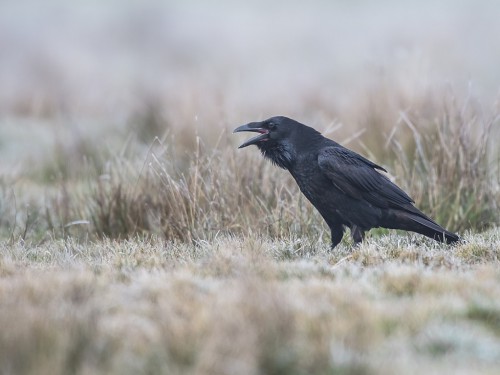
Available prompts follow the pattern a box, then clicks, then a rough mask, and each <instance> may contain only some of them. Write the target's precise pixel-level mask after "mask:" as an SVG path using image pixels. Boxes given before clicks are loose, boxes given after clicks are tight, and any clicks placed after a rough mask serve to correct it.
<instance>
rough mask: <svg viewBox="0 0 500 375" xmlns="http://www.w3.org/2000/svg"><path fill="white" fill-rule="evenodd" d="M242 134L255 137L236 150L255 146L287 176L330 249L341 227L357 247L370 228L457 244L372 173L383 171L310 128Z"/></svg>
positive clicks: (257, 127)
mask: <svg viewBox="0 0 500 375" xmlns="http://www.w3.org/2000/svg"><path fill="white" fill-rule="evenodd" d="M242 131H250V132H257V133H260V134H259V135H258V136H256V137H253V138H251V139H249V140H248V141H246V142H245V143H243V144H242V145H241V146H240V148H242V147H246V146H249V145H252V144H255V145H256V146H257V147H258V148H259V149H260V151H261V152H262V154H263V155H264V156H265V157H266V158H268V159H270V160H271V161H272V162H273V163H274V164H276V165H277V166H279V167H281V168H284V169H287V170H288V171H289V172H290V173H291V174H292V176H293V178H294V179H295V181H297V184H298V185H299V187H300V190H301V191H302V193H304V195H305V196H306V197H307V199H309V201H311V203H312V204H313V205H314V207H316V209H317V210H318V211H319V212H320V214H321V216H322V217H323V218H324V219H325V221H326V223H327V224H328V226H329V227H330V230H331V235H332V248H333V247H335V246H336V245H337V244H338V243H339V242H340V240H341V239H342V236H343V233H344V228H345V227H349V228H350V229H351V234H352V238H353V240H354V242H356V243H358V242H361V241H362V239H363V237H364V233H365V231H367V230H369V229H371V228H375V227H384V228H392V229H403V230H408V231H413V232H417V233H421V234H423V235H425V236H427V237H430V238H433V239H435V240H437V241H440V242H446V243H452V242H455V241H458V240H459V237H458V236H457V235H456V234H454V233H451V232H449V231H447V230H446V229H444V228H442V227H441V226H439V225H438V224H437V223H436V222H434V221H433V220H432V219H431V218H429V217H427V216H426V215H425V214H424V213H422V212H421V211H419V210H418V209H417V208H416V207H415V206H414V205H413V203H414V202H413V200H412V199H411V198H410V197H409V196H408V194H406V193H405V192H404V191H403V190H401V189H400V188H399V187H398V186H396V185H395V184H394V183H392V182H391V181H390V180H389V179H388V178H387V177H386V176H384V175H383V174H381V173H379V172H378V171H377V170H381V171H384V172H385V169H384V168H382V167H380V166H378V165H377V164H375V163H373V162H371V161H369V160H368V159H366V158H364V157H363V156H361V155H359V154H357V153H355V152H354V151H351V150H349V149H347V148H345V147H343V146H341V145H340V144H338V143H337V142H334V141H332V140H331V139H328V138H325V137H323V136H322V135H321V134H320V133H319V132H318V131H316V130H314V129H313V128H311V127H309V126H306V125H303V124H301V123H299V122H297V121H295V120H292V119H289V118H287V117H283V116H278V117H272V118H270V119H267V120H265V121H261V122H252V123H249V124H247V125H243V126H240V127H239V128H237V129H235V132H242Z"/></svg>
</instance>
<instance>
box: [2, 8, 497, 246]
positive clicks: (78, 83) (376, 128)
mask: <svg viewBox="0 0 500 375" xmlns="http://www.w3.org/2000/svg"><path fill="white" fill-rule="evenodd" d="M499 15H500V3H499V2H498V1H497V0H491V1H488V0H482V1H472V0H456V1H455V0H454V1H451V0H443V1H439V2H436V1H431V0H422V1H405V2H401V1H396V0H382V1H377V2H373V1H368V0H356V1H347V0H337V1H326V0H324V1H322V0H316V1H310V2H303V1H295V0H292V1H252V2H243V1H228V0H218V1H210V2H206V1H201V0H189V1H152V0H148V1H118V0H108V1H97V0H87V1H82V0H75V1H71V2H67V1H62V0H46V1H35V0H23V1H2V2H0V233H4V234H5V235H6V236H9V237H10V238H11V239H13V238H15V237H16V236H17V235H19V236H21V237H22V238H26V236H27V233H30V230H31V229H33V230H32V231H33V232H36V233H38V238H44V236H45V234H47V233H48V234H49V235H50V236H57V235H56V234H55V233H61V234H62V235H66V234H67V230H66V228H68V226H69V227H70V228H72V227H73V226H75V225H73V223H84V225H76V227H78V228H80V227H82V228H83V227H85V228H87V227H89V228H90V229H89V232H90V233H97V234H99V235H104V236H112V237H113V236H114V237H120V236H126V235H130V234H133V233H137V232H140V233H150V232H154V233H156V232H161V231H163V232H164V233H165V237H166V238H184V239H185V238H209V235H207V233H213V234H214V235H217V233H219V232H218V231H219V230H222V229H224V230H227V231H229V232H231V233H234V232H238V231H244V230H248V228H254V229H255V230H256V232H259V231H265V230H268V231H269V228H270V225H269V222H272V223H280V224H279V225H278V224H277V225H278V229H276V230H275V231H273V233H275V234H276V233H278V234H276V235H277V236H279V233H280V232H279V231H280V230H281V229H280V228H287V227H291V224H292V223H296V224H297V223H298V224H297V225H299V224H300V223H304V225H305V226H304V229H303V231H304V233H305V234H307V233H310V228H311V227H312V226H311V223H310V222H308V220H316V221H315V223H316V224H318V225H317V226H316V227H317V228H318V231H322V230H323V229H322V228H323V226H322V224H321V220H320V218H318V217H317V216H314V214H311V211H310V207H309V206H308V205H303V204H302V203H300V202H302V201H300V200H299V201H297V199H298V198H297V197H299V193H298V191H297V189H296V186H295V184H294V183H293V181H292V180H291V178H290V177H289V176H288V175H287V174H284V173H283V174H279V173H276V171H275V170H274V169H272V166H268V165H266V164H265V163H264V162H263V161H262V159H261V158H260V157H259V155H258V152H256V151H255V150H245V152H241V150H240V152H238V151H237V150H236V146H237V145H238V144H239V143H241V142H242V139H244V138H245V137H244V136H241V135H233V134H231V130H232V129H234V128H235V127H236V126H239V125H241V124H243V123H247V122H250V121H256V120H262V119H264V118H267V117H270V116H274V115H285V116H289V117H292V118H295V119H297V120H299V121H300V122H303V123H306V124H308V125H310V126H313V127H315V128H316V129H318V130H320V131H321V132H323V133H324V134H325V135H326V136H328V137H330V138H333V139H335V140H336V141H338V142H340V143H342V144H344V145H346V146H348V147H350V148H352V149H354V150H356V151H358V152H361V153H362V154H363V155H365V156H368V157H369V158H371V159H373V160H375V161H376V162H377V163H378V164H381V165H384V166H386V167H387V170H389V171H390V173H392V176H391V178H394V179H395V181H396V182H397V183H398V184H399V185H400V186H402V187H403V188H404V189H406V190H407V191H408V192H409V193H410V195H411V196H412V197H413V198H414V199H415V201H416V203H417V205H418V206H419V207H420V208H421V209H422V210H423V211H424V212H427V213H428V214H429V215H431V216H432V217H434V218H435V219H436V220H437V221H439V222H440V223H442V224H443V225H445V226H448V227H449V228H450V229H451V230H463V229H468V228H476V229H482V228H486V227H489V226H491V225H494V223H498V222H499V216H498V210H497V206H498V201H499V200H498V196H499V194H500V177H499V172H498V171H499V170H500V168H499V165H500V163H499V159H498V155H499V154H498V145H497V143H495V142H493V141H492V140H493V139H495V138H497V139H498V136H499V134H500V132H499V131H498V130H499V129H498V128H499V126H498V125H499V121H498V119H499V118H500V116H499V114H500V106H499V104H498V99H499V88H500V71H499V67H500V22H499ZM155 139H156V141H155ZM236 160H237V161H238V162H236ZM242 166H245V167H244V168H242ZM250 166H252V167H251V168H250ZM214 171H216V172H217V173H215V172H214ZM396 176H397V177H396ZM104 181H107V182H106V183H105V182H104ZM200 186H202V187H203V189H205V190H203V191H201V190H200ZM235 187H238V189H239V190H238V189H236V188H235ZM245 189H246V190H245ZM201 193H203V194H201ZM168 194H171V195H168ZM256 197H257V198H256ZM179 202H180V203H179ZM182 202H184V203H182ZM297 202H298V203H297ZM477 202H481V205H478V204H477ZM181 203H182V204H185V205H186V207H187V208H186V207H184V208H182V207H181V208H179V207H177V206H176V205H177V204H181ZM297 204H299V210H302V211H301V212H302V215H303V218H301V219H297V217H296V213H297V209H296V207H295V206H296V205H297ZM171 205H173V206H171ZM215 206H217V207H218V208H217V209H214V207H215ZM152 207H153V208H154V209H153V208H152ZM242 207H245V208H244V209H243V208H242ZM284 207H286V209H287V210H289V211H290V212H289V216H287V218H288V219H287V220H288V221H287V220H285V221H286V225H282V221H283V220H284V219H283V216H282V211H281V210H282V209H283V208H284ZM151 210H153V211H154V210H156V211H154V212H153V213H151V212H152V211H151ZM262 210H263V211H262ZM179 212H184V214H185V215H184V214H182V215H180V214H179ZM194 212H198V214H194ZM207 213H209V214H207ZM200 215H201V217H205V219H206V221H200V220H199V217H200ZM217 215H218V216H217ZM152 216H154V219H152V218H151V217H152ZM311 217H312V218H313V219H311ZM123 218H126V220H124V219H123ZM165 218H167V219H165ZM275 219H276V220H275ZM258 220H260V221H261V224H262V225H261V227H258V226H257V225H256V224H255V223H256V222H257V221H258ZM247 222H248V223H252V224H251V225H247V224H245V223H247ZM119 223H122V224H123V223H125V224H123V225H122V226H121V227H118V228H117V227H116V226H117V225H118V224H119ZM88 224H91V225H88ZM273 225H274V224H273ZM300 225H301V224H300ZM158 228H160V229H158ZM165 228H166V229H165ZM171 228H177V229H175V231H174V232H172V230H171ZM207 228H211V229H210V230H207ZM259 228H260V229H259ZM292 231H293V230H292ZM295 232H296V233H299V235H300V234H301V233H302V232H301V231H299V230H297V231H295ZM185 233H188V234H189V235H187V236H186V234H185ZM84 234H85V235H86V234H87V232H85V233H84Z"/></svg>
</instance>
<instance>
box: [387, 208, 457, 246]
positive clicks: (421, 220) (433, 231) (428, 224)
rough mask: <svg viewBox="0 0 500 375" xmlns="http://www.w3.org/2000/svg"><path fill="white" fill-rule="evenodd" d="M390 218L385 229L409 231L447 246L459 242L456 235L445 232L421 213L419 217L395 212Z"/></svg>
mask: <svg viewBox="0 0 500 375" xmlns="http://www.w3.org/2000/svg"><path fill="white" fill-rule="evenodd" d="M419 213H420V212H419ZM390 216H392V217H391V219H390V220H389V223H388V224H389V225H388V226H387V228H392V229H403V230H409V231H412V232H416V233H420V234H423V235H424V236H427V237H429V238H432V239H434V240H436V241H439V242H446V243H447V244H451V243H454V242H457V241H459V240H460V237H458V235H456V234H455V233H452V232H449V231H447V230H446V229H444V228H443V227H441V226H440V225H439V224H437V223H436V222H435V221H433V220H432V219H430V218H428V217H427V216H425V215H424V214H423V213H420V215H419V214H416V213H411V212H406V211H396V212H393V215H390Z"/></svg>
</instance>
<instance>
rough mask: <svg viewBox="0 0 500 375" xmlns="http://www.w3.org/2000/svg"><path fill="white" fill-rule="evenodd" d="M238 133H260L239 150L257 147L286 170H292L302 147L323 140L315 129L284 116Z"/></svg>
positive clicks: (253, 125)
mask: <svg viewBox="0 0 500 375" xmlns="http://www.w3.org/2000/svg"><path fill="white" fill-rule="evenodd" d="M238 132H255V133H259V135H257V136H256V137H253V138H250V139H249V140H247V141H246V142H244V143H242V144H241V145H240V146H239V147H238V148H243V147H247V146H250V145H256V146H257V147H258V148H259V149H260V151H261V152H262V154H263V155H264V156H265V157H267V158H269V159H270V160H271V161H272V162H273V163H275V164H276V165H278V166H279V167H281V168H284V169H289V168H290V166H291V165H292V164H293V162H294V160H295V158H296V155H297V152H298V151H300V150H301V148H302V147H304V146H307V144H308V143H310V142H317V141H318V140H319V139H323V137H322V135H321V134H320V133H319V132H318V131H316V130H314V129H313V128H310V127H309V126H306V125H303V124H301V123H300V122H297V121H295V120H292V119H290V118H288V117H284V116H276V117H271V118H269V119H267V120H264V121H260V122H251V123H249V124H246V125H243V126H240V127H238V128H236V129H234V133H238Z"/></svg>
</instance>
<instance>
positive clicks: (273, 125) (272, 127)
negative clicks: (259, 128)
mask: <svg viewBox="0 0 500 375" xmlns="http://www.w3.org/2000/svg"><path fill="white" fill-rule="evenodd" d="M267 127H268V128H269V130H276V124H275V123H274V122H270V123H269V124H267Z"/></svg>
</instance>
